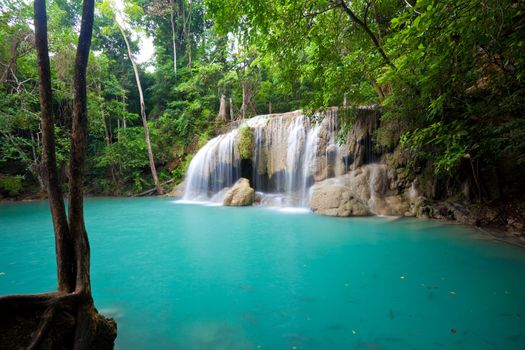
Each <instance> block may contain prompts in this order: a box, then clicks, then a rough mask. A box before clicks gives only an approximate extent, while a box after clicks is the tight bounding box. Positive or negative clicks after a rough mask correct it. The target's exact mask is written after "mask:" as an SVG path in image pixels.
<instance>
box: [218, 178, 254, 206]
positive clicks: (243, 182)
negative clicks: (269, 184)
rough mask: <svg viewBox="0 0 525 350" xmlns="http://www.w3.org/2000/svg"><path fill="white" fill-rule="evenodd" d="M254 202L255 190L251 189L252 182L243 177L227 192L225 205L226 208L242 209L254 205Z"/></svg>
mask: <svg viewBox="0 0 525 350" xmlns="http://www.w3.org/2000/svg"><path fill="white" fill-rule="evenodd" d="M254 201H255V190H254V189H253V188H251V187H250V181H249V180H248V179H246V178H243V177H242V178H240V179H239V180H237V182H236V183H235V184H234V185H233V186H232V188H230V189H229V190H228V192H226V195H225V196H224V200H223V204H224V205H226V206H234V207H241V206H247V205H252V204H253V202H254Z"/></svg>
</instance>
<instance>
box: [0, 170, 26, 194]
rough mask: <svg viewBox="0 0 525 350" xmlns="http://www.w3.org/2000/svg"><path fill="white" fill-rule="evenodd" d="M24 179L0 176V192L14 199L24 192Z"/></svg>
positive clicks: (18, 176)
mask: <svg viewBox="0 0 525 350" xmlns="http://www.w3.org/2000/svg"><path fill="white" fill-rule="evenodd" d="M22 180H23V177H22V176H20V175H17V176H5V175H0V191H1V192H5V193H6V194H7V195H8V196H11V197H14V196H17V195H19V194H20V191H21V190H22Z"/></svg>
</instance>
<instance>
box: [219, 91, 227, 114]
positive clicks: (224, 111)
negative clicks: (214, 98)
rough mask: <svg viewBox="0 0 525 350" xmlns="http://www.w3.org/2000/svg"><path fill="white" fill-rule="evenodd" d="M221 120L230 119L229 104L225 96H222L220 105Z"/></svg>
mask: <svg viewBox="0 0 525 350" xmlns="http://www.w3.org/2000/svg"><path fill="white" fill-rule="evenodd" d="M219 118H221V120H222V121H227V120H228V119H229V118H228V104H227V103H226V97H225V96H224V94H222V95H221V100H220V104H219Z"/></svg>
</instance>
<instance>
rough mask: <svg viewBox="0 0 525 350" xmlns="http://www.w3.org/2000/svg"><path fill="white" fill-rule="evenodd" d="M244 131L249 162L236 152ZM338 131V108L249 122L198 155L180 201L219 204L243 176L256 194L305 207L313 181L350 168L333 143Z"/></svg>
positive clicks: (222, 136)
mask: <svg viewBox="0 0 525 350" xmlns="http://www.w3.org/2000/svg"><path fill="white" fill-rule="evenodd" d="M245 127H248V128H250V131H251V133H252V135H253V145H252V147H253V148H252V150H253V152H252V157H251V159H241V156H240V152H239V149H238V147H239V144H238V139H239V137H238V136H239V134H240V133H239V130H240V129H241V128H245ZM338 131H339V129H338V120H337V111H336V110H328V112H327V113H325V114H320V113H318V114H316V115H314V116H313V118H311V117H307V116H305V115H304V114H303V113H302V112H300V111H295V112H289V113H283V114H272V115H262V116H257V117H254V118H251V119H247V120H245V121H243V124H242V125H241V126H239V127H237V128H236V129H234V130H231V131H230V132H228V133H226V134H222V135H219V136H217V137H215V138H213V139H212V140H210V141H208V143H207V144H206V145H205V146H204V147H202V148H201V149H200V150H199V151H198V152H197V154H196V155H195V157H194V158H193V159H192V161H191V163H190V166H189V168H188V171H187V174H186V189H185V193H184V200H190V201H191V200H193V201H209V200H212V198H214V199H215V200H221V199H220V198H217V197H220V196H221V193H223V192H224V189H225V188H228V187H230V186H232V184H234V183H235V181H237V180H238V179H239V178H240V177H241V174H243V176H245V177H247V176H250V177H251V178H249V180H250V184H251V186H252V187H253V188H254V189H255V190H256V191H257V192H262V193H263V194H268V195H269V196H271V198H275V196H277V195H279V196H280V197H283V198H284V200H283V201H282V204H283V205H285V206H303V207H305V206H308V204H309V188H310V187H311V186H312V185H313V183H314V182H316V181H321V180H323V179H325V178H328V177H333V176H337V175H341V174H344V173H345V172H346V171H347V170H348V168H349V164H348V162H347V159H348V154H346V153H348V152H346V153H345V148H344V147H342V146H341V145H338V144H337V142H336V140H337V133H338ZM250 167H251V169H249V168H250ZM247 169H249V170H248V171H247ZM246 174H249V175H246ZM221 191H222V192H221Z"/></svg>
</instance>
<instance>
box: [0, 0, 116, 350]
mask: <svg viewBox="0 0 525 350" xmlns="http://www.w3.org/2000/svg"><path fill="white" fill-rule="evenodd" d="M93 12H94V0H85V1H84V3H83V8H82V24H81V27H80V35H79V39H78V46H77V55H76V60H75V72H74V79H73V82H74V83H73V90H74V98H73V126H72V131H71V153H70V171H69V172H70V174H69V176H70V177H69V223H68V221H67V219H66V214H65V209H64V202H63V198H62V193H61V191H60V186H59V183H58V176H57V169H56V159H55V143H54V124H53V114H52V109H51V105H52V92H51V74H50V67H49V55H48V45H47V18H46V5H45V0H35V21H34V25H35V38H36V40H35V41H36V48H37V58H38V71H39V76H40V105H41V114H42V136H43V162H44V165H45V168H46V171H47V174H46V176H47V180H48V194H49V201H50V206H51V214H52V218H53V225H54V228H55V240H56V254H57V271H58V292H54V293H44V294H35V295H11V296H6V297H1V298H0V344H2V348H5V349H19V348H27V349H40V348H42V347H45V348H50V349H81V350H84V349H86V350H87V349H111V348H113V343H114V340H115V337H116V324H115V322H114V321H113V320H109V319H106V318H104V317H103V316H101V315H99V314H98V312H97V310H96V309H95V307H94V304H93V298H92V296H91V286H90V277H89V266H90V264H89V262H90V256H89V242H88V237H87V233H86V230H85V227H84V213H83V197H82V194H83V185H82V181H83V174H84V161H85V141H86V132H87V110H86V68H87V62H88V57H89V49H90V45H91V36H92V31H93ZM13 316H15V317H14V319H13V320H11V319H10V318H13Z"/></svg>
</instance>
